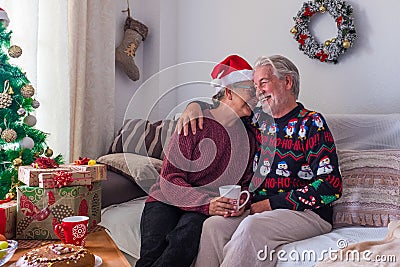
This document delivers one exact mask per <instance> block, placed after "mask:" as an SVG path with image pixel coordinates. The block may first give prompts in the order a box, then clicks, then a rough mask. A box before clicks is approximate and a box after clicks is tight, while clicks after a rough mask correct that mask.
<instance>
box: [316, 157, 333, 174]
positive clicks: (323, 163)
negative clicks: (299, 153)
mask: <svg viewBox="0 0 400 267" xmlns="http://www.w3.org/2000/svg"><path fill="white" fill-rule="evenodd" d="M332 171H333V166H332V165H331V160H330V158H328V157H327V156H325V157H323V158H322V159H321V160H320V161H319V167H318V170H317V175H321V174H330V173H331V172H332Z"/></svg>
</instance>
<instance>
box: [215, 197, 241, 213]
mask: <svg viewBox="0 0 400 267" xmlns="http://www.w3.org/2000/svg"><path fill="white" fill-rule="evenodd" d="M234 202H235V200H233V199H230V198H226V197H216V198H213V199H212V200H211V201H210V207H209V210H208V213H209V214H210V215H220V216H224V217H225V218H226V217H229V216H232V214H237V213H239V212H240V211H238V212H236V213H235V211H236V208H237V204H236V203H234ZM241 210H242V209H241ZM243 211H244V209H243ZM243 211H241V212H242V214H243ZM235 216H240V215H235Z"/></svg>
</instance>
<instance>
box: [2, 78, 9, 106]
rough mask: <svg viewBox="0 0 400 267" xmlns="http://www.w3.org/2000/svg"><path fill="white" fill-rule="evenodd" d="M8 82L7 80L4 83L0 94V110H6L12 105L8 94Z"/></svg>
mask: <svg viewBox="0 0 400 267" xmlns="http://www.w3.org/2000/svg"><path fill="white" fill-rule="evenodd" d="M10 88H11V87H10V82H9V81H8V80H5V81H4V89H3V93H0V108H8V107H9V106H11V104H12V97H11V95H9V94H8V90H9V89H10Z"/></svg>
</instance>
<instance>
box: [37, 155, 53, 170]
mask: <svg viewBox="0 0 400 267" xmlns="http://www.w3.org/2000/svg"><path fill="white" fill-rule="evenodd" d="M32 167H34V168H36V169H37V168H39V169H50V168H58V164H57V162H56V161H55V160H54V159H51V158H46V157H40V158H37V159H35V161H34V162H33V163H32Z"/></svg>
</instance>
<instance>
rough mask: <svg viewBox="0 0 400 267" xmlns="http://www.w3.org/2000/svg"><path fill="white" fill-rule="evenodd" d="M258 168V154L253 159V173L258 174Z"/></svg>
mask: <svg viewBox="0 0 400 267" xmlns="http://www.w3.org/2000/svg"><path fill="white" fill-rule="evenodd" d="M257 167H258V153H257V154H255V155H254V159H253V172H256V170H257Z"/></svg>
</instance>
